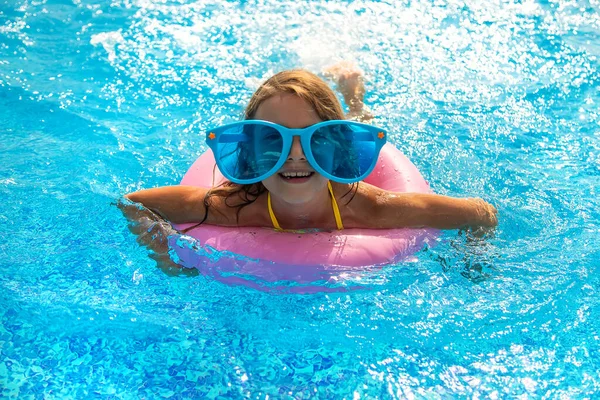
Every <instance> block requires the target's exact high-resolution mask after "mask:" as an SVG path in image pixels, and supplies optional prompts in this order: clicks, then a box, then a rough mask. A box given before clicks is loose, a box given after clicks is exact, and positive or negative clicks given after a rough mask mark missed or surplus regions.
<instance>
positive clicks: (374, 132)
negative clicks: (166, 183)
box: [206, 120, 387, 185]
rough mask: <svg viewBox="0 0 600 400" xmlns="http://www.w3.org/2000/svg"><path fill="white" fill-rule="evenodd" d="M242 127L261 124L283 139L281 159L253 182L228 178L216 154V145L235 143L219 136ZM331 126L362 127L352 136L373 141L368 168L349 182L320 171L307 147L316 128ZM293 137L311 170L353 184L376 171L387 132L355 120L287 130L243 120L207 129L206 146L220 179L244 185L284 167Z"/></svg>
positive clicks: (326, 122) (230, 138)
mask: <svg viewBox="0 0 600 400" xmlns="http://www.w3.org/2000/svg"><path fill="white" fill-rule="evenodd" d="M243 125H264V126H267V127H270V128H273V129H275V130H276V131H277V132H279V134H280V135H281V137H282V139H283V145H282V149H281V156H280V157H279V160H278V161H277V163H276V164H275V165H274V166H273V168H271V169H270V170H268V171H267V172H265V173H264V174H263V175H261V176H258V177H256V178H252V179H239V178H237V177H234V176H231V175H230V174H229V173H228V172H227V171H226V169H225V168H224V166H223V165H222V163H221V160H220V157H219V155H218V154H217V151H218V147H217V146H218V145H219V143H225V142H227V143H233V142H235V141H236V137H235V136H236V135H232V134H228V135H227V140H226V141H225V142H223V141H222V140H221V141H220V139H221V135H222V134H223V133H225V132H227V131H228V130H231V129H233V128H236V127H239V126H243ZM330 125H348V126H355V127H357V128H361V131H360V132H353V133H354V134H355V135H356V134H358V135H369V137H366V138H363V140H364V139H368V140H370V139H372V140H373V143H374V144H375V153H374V155H373V160H372V162H371V165H370V167H369V168H368V169H366V170H365V171H364V172H363V173H362V174H361V175H360V176H358V177H355V178H352V179H345V178H339V177H336V176H333V175H331V174H330V173H328V172H326V171H325V170H323V168H321V167H320V166H319V164H318V163H317V162H316V160H315V158H314V156H313V153H312V149H311V145H310V144H311V138H312V136H313V134H314V133H315V132H316V131H317V130H318V129H319V128H322V127H326V126H330ZM239 136H240V137H239V138H237V141H240V140H242V139H243V137H242V135H239ZM294 136H299V137H300V143H301V145H302V150H303V152H304V155H305V156H306V159H307V161H308V162H309V164H310V165H311V167H312V168H314V170H315V171H316V172H318V173H319V174H321V175H323V176H324V177H326V178H327V179H330V180H332V181H335V182H340V183H354V182H358V181H361V180H363V179H364V178H366V177H367V176H368V175H369V174H370V173H371V172H372V171H373V168H375V165H376V164H377V159H378V158H379V152H380V151H381V148H382V147H383V145H384V144H385V143H386V138H387V132H386V131H385V130H384V129H382V128H379V127H376V126H373V125H368V124H363V123H360V122H354V121H346V120H329V121H324V122H319V123H318V124H314V125H311V126H308V127H306V128H301V129H290V128H286V127H285V126H282V125H279V124H275V123H273V122H268V121H263V120H244V121H239V122H234V123H232V124H227V125H223V126H220V127H217V128H214V129H210V130H208V131H207V133H206V143H207V144H208V146H209V147H210V149H211V150H212V152H213V154H214V156H215V161H216V163H217V166H218V167H219V170H220V171H221V173H222V174H223V176H225V177H226V178H227V179H229V180H230V181H231V182H234V183H238V184H242V185H243V184H252V183H256V182H260V181H262V180H264V179H266V178H268V177H270V176H271V175H273V174H275V173H276V172H277V171H278V170H279V169H280V168H281V167H282V166H283V164H285V162H286V160H287V159H288V156H289V154H290V151H291V149H292V143H293V138H294Z"/></svg>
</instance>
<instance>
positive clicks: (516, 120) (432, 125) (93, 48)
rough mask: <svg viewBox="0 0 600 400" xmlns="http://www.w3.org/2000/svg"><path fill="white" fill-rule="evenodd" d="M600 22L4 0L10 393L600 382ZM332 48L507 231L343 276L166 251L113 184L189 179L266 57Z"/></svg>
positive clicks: (395, 124) (0, 282)
mask: <svg viewBox="0 0 600 400" xmlns="http://www.w3.org/2000/svg"><path fill="white" fill-rule="evenodd" d="M598 43H600V3H599V2H598V1H597V0H594V1H592V0H590V1H582V2H575V1H567V0H564V1H523V2H510V1H491V2H480V1H475V0H472V1H452V0H447V1H431V2H411V1H404V2H390V3H389V4H388V3H385V2H369V1H364V2H326V1H315V2H297V1H280V0H272V1H271V0H264V1H242V2H233V1H227V2H226V1H223V2H222V3H220V4H213V3H212V2H208V1H197V2H192V1H184V0H180V1H175V0H160V1H159V0H104V1H87V0H10V1H5V2H0V132H1V134H2V138H3V140H2V144H1V145H0V198H1V199H2V201H1V202H0V234H1V235H2V238H3V240H2V242H1V243H0V256H1V257H0V389H1V390H2V392H1V395H2V397H8V398H11V397H12V398H28V397H29V398H89V397H101V398H119V399H121V398H123V399H130V398H215V397H219V396H221V397H233V398H244V397H252V398H267V397H269V398H311V397H314V396H320V397H322V398H334V397H340V398H341V397H345V398H351V397H352V398H356V397H361V398H376V397H380V398H478V397H485V398H488V397H490V398H514V397H518V396H523V397H527V398H556V397H560V396H564V397H565V398H583V397H593V396H594V395H595V394H596V393H598V392H599V391H600V372H599V371H600V323H599V322H598V319H597V317H598V315H599V312H600V300H598V299H599V297H600V280H599V278H598V272H599V267H600V263H599V261H598V259H599V256H600V239H599V237H600V235H599V233H600V223H599V220H600V212H599V210H600V206H599V205H600V201H599V200H598V197H597V196H598V193H597V191H598V187H600V185H599V184H600V178H599V177H600V116H599V112H598V104H599V103H600V89H599V88H600V84H599V83H600V82H599V81H600V79H599V75H598V71H599V62H598V56H599V55H600V46H599V45H598ZM341 58H345V59H353V60H357V61H358V63H359V64H360V65H361V66H362V67H363V69H364V70H365V73H366V77H367V86H368V90H369V92H368V94H367V99H366V100H367V103H368V104H369V106H370V107H371V108H372V110H373V112H374V113H375V114H376V115H377V116H378V118H377V120H376V123H377V124H379V125H382V126H385V127H387V128H388V129H389V130H390V132H391V134H390V141H392V142H393V143H395V144H396V145H397V146H398V147H399V148H401V149H402V151H404V152H405V153H406V154H407V155H408V156H409V157H410V158H411V159H412V160H413V162H414V163H415V164H416V165H417V166H418V167H419V168H420V170H421V171H422V172H423V174H424V176H425V177H426V179H427V180H428V181H429V182H430V183H431V186H432V188H433V189H434V190H435V191H436V192H438V193H443V194H448V195H454V196H480V197H483V198H485V199H486V200H488V201H490V202H491V203H493V204H495V205H496V206H497V207H498V209H499V212H500V225H499V228H498V230H497V232H496V235H495V237H493V238H490V239H487V240H485V241H470V240H467V239H466V238H465V237H464V235H462V234H459V233H457V232H446V233H444V234H443V235H442V237H441V240H440V243H438V245H437V246H435V247H433V248H428V249H424V250H423V251H421V252H419V253H417V254H416V258H417V260H416V261H415V262H405V263H399V264H398V265H392V266H388V267H386V268H383V269H381V270H377V269H376V270H373V271H367V272H364V274H362V275H359V276H358V277H356V276H355V277H352V278H350V280H349V281H348V283H347V285H354V286H356V285H358V286H360V288H361V290H356V291H348V292H340V293H322V294H312V295H293V294H286V293H271V292H268V291H266V292H264V291H258V290H254V289H251V288H248V287H245V286H230V285H226V284H223V283H221V282H219V281H218V280H215V279H212V278H211V277H207V276H203V275H200V276H195V277H171V276H167V275H166V274H164V273H163V272H162V271H161V270H160V269H158V268H156V266H155V263H154V262H153V261H152V260H151V259H150V258H149V257H148V253H147V251H146V250H145V249H144V248H140V247H139V246H138V244H137V243H136V241H135V238H134V237H133V236H132V235H131V234H130V233H129V232H128V230H127V227H126V221H125V220H124V218H123V217H122V216H121V213H120V212H119V210H118V209H116V207H114V206H113V205H111V203H114V201H115V200H116V199H117V198H118V197H119V196H121V195H122V194H124V193H127V192H130V191H133V190H136V189H140V188H147V187H152V186H157V185H166V184H175V183H177V182H178V181H179V179H180V178H181V177H182V176H183V173H184V172H185V171H186V169H187V167H188V166H189V165H190V164H191V163H192V161H193V160H195V159H196V157H197V156H198V155H199V153H200V152H202V151H203V150H205V145H204V143H203V139H202V137H201V135H200V134H199V132H200V131H201V130H202V129H203V128H205V127H206V126H208V125H216V124H219V123H221V122H231V121H233V120H235V119H237V118H238V117H239V116H240V114H241V112H242V110H243V107H244V105H245V103H246V101H247V100H248V98H249V96H250V94H251V93H252V92H253V90H254V89H255V88H256V87H257V85H258V83H259V82H260V81H261V79H263V78H266V77H268V76H269V75H270V74H272V73H273V72H276V71H279V70H282V69H285V68H290V67H297V66H302V67H306V68H309V69H311V70H313V71H319V70H320V69H321V68H322V67H323V66H325V65H327V64H330V63H331V62H333V61H335V60H339V59H341Z"/></svg>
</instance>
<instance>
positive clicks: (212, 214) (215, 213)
mask: <svg viewBox="0 0 600 400" xmlns="http://www.w3.org/2000/svg"><path fill="white" fill-rule="evenodd" d="M208 196H209V197H208V205H209V208H208V210H209V212H208V220H207V222H208V223H209V224H212V225H220V226H270V220H269V219H268V215H267V196H266V195H264V194H261V195H259V196H258V197H254V196H251V195H247V194H245V193H244V192H243V191H235V190H231V191H221V190H217V191H213V192H212V193H209V194H208Z"/></svg>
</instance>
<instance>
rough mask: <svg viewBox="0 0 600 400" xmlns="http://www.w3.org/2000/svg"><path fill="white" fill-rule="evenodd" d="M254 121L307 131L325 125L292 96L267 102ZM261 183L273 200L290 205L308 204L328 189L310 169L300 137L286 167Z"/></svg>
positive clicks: (324, 182) (280, 96)
mask: <svg viewBox="0 0 600 400" xmlns="http://www.w3.org/2000/svg"><path fill="white" fill-rule="evenodd" d="M254 118H255V119H260V120H263V121H269V122H273V123H276V124H279V125H283V126H285V127H287V128H290V129H298V128H306V127H307V126H311V125H314V124H317V123H319V122H322V120H321V119H320V118H319V116H318V115H317V113H316V112H315V110H314V109H313V108H312V107H311V105H310V104H309V103H308V102H307V101H305V100H304V99H302V98H300V97H298V96H296V95H294V94H291V93H280V94H275V95H273V96H271V97H269V98H267V99H265V100H264V101H263V102H262V103H261V104H260V105H259V106H258V108H257V110H256V113H255V114H254ZM262 183H263V185H264V186H265V187H266V188H267V190H268V191H269V192H271V195H272V196H273V197H279V198H281V200H283V201H285V202H286V203H290V204H301V203H307V202H308V201H310V200H311V199H313V198H314V197H315V196H316V195H317V194H318V193H322V192H323V191H324V190H325V191H326V190H327V179H326V178H325V177H323V176H322V175H320V174H318V173H317V172H315V170H314V169H313V168H312V167H311V166H310V164H309V163H308V161H307V160H306V157H305V155H304V152H303V150H302V146H301V144H300V138H299V137H297V136H296V137H294V141H293V144H292V149H291V150H290V154H289V155H288V157H287V160H286V162H285V164H284V165H283V167H282V168H281V169H280V170H279V171H278V172H277V173H276V174H274V175H272V176H270V177H268V178H267V179H265V180H263V181H262Z"/></svg>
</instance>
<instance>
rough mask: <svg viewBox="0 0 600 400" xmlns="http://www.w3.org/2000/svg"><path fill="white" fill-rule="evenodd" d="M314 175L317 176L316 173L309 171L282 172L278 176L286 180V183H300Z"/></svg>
mask: <svg viewBox="0 0 600 400" xmlns="http://www.w3.org/2000/svg"><path fill="white" fill-rule="evenodd" d="M314 174H315V173H314V172H308V171H303V172H297V171H295V172H280V173H279V174H278V175H279V176H280V177H282V178H283V179H285V180H286V181H295V182H299V181H305V180H308V179H309V178H310V177H311V176H313V175H314Z"/></svg>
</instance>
